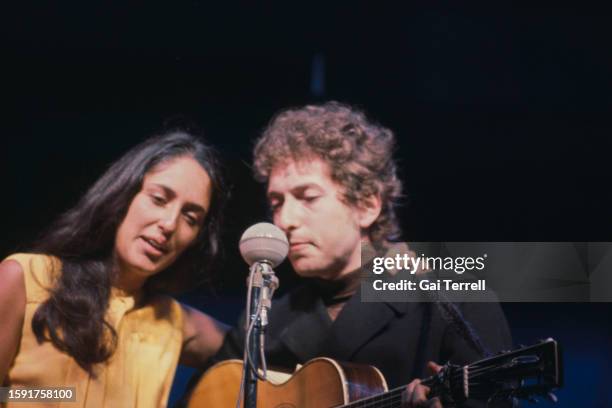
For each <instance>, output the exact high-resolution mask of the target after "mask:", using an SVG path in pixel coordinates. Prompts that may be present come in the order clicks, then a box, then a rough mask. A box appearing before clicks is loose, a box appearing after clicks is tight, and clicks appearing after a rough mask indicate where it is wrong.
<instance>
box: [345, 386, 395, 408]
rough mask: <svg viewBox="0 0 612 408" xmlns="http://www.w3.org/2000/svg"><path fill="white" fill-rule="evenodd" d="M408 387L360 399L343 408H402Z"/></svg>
mask: <svg viewBox="0 0 612 408" xmlns="http://www.w3.org/2000/svg"><path fill="white" fill-rule="evenodd" d="M405 388H406V386H402V387H398V388H394V389H392V390H391V391H388V392H385V393H383V394H378V395H374V396H373V397H367V398H363V399H360V400H358V401H355V402H351V403H350V404H347V405H343V406H342V408H382V407H384V408H400V407H401V406H402V392H403V391H404V389H405Z"/></svg>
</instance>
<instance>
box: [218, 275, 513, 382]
mask: <svg viewBox="0 0 612 408" xmlns="http://www.w3.org/2000/svg"><path fill="white" fill-rule="evenodd" d="M459 307H460V310H461V311H462V313H463V316H464V318H465V320H467V321H468V322H469V323H470V324H471V325H472V327H473V328H474V329H475V331H476V332H477V333H478V335H479V336H480V339H481V341H482V343H483V344H484V345H485V346H486V347H487V348H488V349H489V350H490V351H491V352H493V353H496V352H497V351H501V350H507V349H510V348H511V337H510V331H509V328H508V324H507V322H506V319H505V317H504V314H503V312H502V310H501V308H500V306H499V304H498V303H469V304H468V303H466V304H462V305H459ZM269 320H270V323H269V326H268V328H267V332H266V344H265V346H266V358H267V362H268V366H280V367H286V368H289V369H293V368H294V367H295V365H296V364H298V363H300V364H302V363H305V362H306V361H308V360H310V359H312V358H315V357H322V356H323V357H331V358H333V359H336V360H341V361H350V362H355V363H363V364H369V365H373V366H376V367H378V368H379V369H380V370H381V371H382V373H383V374H384V376H385V378H386V380H387V383H388V385H389V387H390V388H394V387H397V386H400V385H403V384H407V383H408V382H410V381H411V380H412V379H414V378H423V377H425V376H427V373H425V372H424V367H425V364H426V363H427V361H429V360H432V361H435V362H438V363H445V362H447V361H450V362H452V363H456V364H465V363H468V362H471V361H475V360H478V359H480V358H481V357H482V356H481V355H480V354H479V353H478V352H477V351H476V350H475V348H474V347H473V346H471V345H470V344H469V342H468V341H466V340H465V339H464V338H463V336H462V335H461V334H460V332H459V331H458V330H457V329H456V327H455V326H454V325H453V324H451V323H449V321H448V319H447V317H445V314H444V313H442V312H441V310H440V308H439V307H438V306H437V305H436V304H435V303H408V302H405V303H385V302H380V303H364V302H361V298H360V295H359V292H358V293H356V294H355V295H353V296H352V297H351V298H350V299H349V300H348V302H347V303H346V305H345V306H344V308H343V310H342V311H341V312H340V314H339V315H338V317H337V318H336V320H335V321H334V322H332V321H331V319H330V318H329V315H328V313H327V310H326V307H325V305H324V303H323V300H322V299H321V297H320V295H319V291H318V288H317V286H316V285H315V284H314V283H312V282H307V283H305V284H304V285H302V286H301V287H299V288H297V289H296V290H294V291H293V292H291V293H289V294H287V295H285V296H283V297H282V298H280V299H279V300H277V301H275V302H273V306H272V311H271V314H270V316H269ZM243 327H244V316H243V318H242V319H241V322H240V324H239V325H238V326H237V327H235V328H234V329H233V330H232V331H231V332H230V333H229V334H228V335H227V337H226V339H225V342H224V344H223V347H222V349H221V350H220V352H219V353H218V355H217V356H216V357H215V361H220V360H224V359H228V358H242V350H243V344H244V329H243Z"/></svg>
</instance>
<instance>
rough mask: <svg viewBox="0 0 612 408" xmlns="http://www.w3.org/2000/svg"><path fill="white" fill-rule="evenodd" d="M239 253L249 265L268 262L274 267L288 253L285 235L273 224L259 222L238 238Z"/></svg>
mask: <svg viewBox="0 0 612 408" xmlns="http://www.w3.org/2000/svg"><path fill="white" fill-rule="evenodd" d="M240 253H241V254H242V257H243V258H244V260H245V261H246V263H248V264H249V265H253V264H254V263H255V262H268V263H270V264H271V265H272V267H273V268H274V267H276V266H277V265H278V264H280V263H281V262H283V260H284V259H285V257H286V256H287V253H289V241H287V237H286V236H285V233H284V232H283V231H282V230H281V229H280V228H278V227H277V226H276V225H274V224H270V223H269V222H260V223H258V224H255V225H252V226H250V227H249V228H247V230H246V231H244V233H243V234H242V238H240Z"/></svg>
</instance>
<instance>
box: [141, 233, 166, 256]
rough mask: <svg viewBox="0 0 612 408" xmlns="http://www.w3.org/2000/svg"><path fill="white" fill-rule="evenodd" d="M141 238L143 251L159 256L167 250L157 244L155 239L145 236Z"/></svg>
mask: <svg viewBox="0 0 612 408" xmlns="http://www.w3.org/2000/svg"><path fill="white" fill-rule="evenodd" d="M141 238H142V241H143V242H144V244H145V252H147V254H150V255H153V256H156V257H159V256H162V255H163V254H165V253H166V252H168V251H167V249H166V248H164V247H163V246H161V245H159V244H158V243H157V242H156V241H155V240H152V239H149V238H147V237H141Z"/></svg>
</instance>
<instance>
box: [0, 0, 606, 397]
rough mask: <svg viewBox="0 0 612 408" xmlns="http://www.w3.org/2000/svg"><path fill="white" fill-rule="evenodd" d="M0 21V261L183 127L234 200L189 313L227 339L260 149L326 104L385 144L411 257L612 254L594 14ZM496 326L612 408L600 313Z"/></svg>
mask: <svg viewBox="0 0 612 408" xmlns="http://www.w3.org/2000/svg"><path fill="white" fill-rule="evenodd" d="M2 15H3V20H4V21H3V22H2V24H1V25H0V27H1V28H0V30H1V33H2V39H3V42H4V43H5V44H4V46H3V47H2V67H3V74H2V77H1V78H2V99H3V101H4V107H3V110H2V112H3V115H2V122H1V123H2V136H3V143H2V152H1V153H2V156H1V159H0V170H1V171H2V174H3V181H4V183H3V186H2V187H3V188H2V195H1V196H2V198H3V200H2V202H3V207H4V217H3V218H4V220H3V222H2V225H3V237H2V240H1V243H0V254H2V255H7V254H9V253H11V252H13V251H15V250H17V249H19V248H20V247H23V246H25V245H26V244H27V243H28V242H30V241H31V240H32V239H33V238H34V237H35V236H36V234H37V233H38V232H39V231H40V230H41V229H42V228H43V227H44V226H46V225H48V223H49V222H50V221H51V220H52V219H53V218H54V217H55V216H56V215H57V214H58V213H59V212H60V211H62V210H63V209H66V208H67V207H69V206H70V205H72V204H74V203H75V202H76V200H77V198H78V196H79V195H80V194H81V193H82V192H83V191H84V189H85V188H86V187H87V186H88V185H89V184H91V183H92V182H93V181H94V180H95V179H96V178H97V177H98V175H99V174H101V172H102V171H103V170H104V168H105V166H106V165H107V164H108V163H109V162H111V161H112V160H114V159H115V158H117V157H118V156H119V155H121V153H123V152H124V151H125V150H126V149H127V148H128V147H130V146H132V145H134V144H135V143H137V142H138V141H140V140H142V139H143V138H145V137H146V136H148V135H149V134H150V133H151V132H153V131H155V130H157V129H158V128H159V127H160V126H161V125H162V124H163V123H164V122H167V121H168V120H171V121H180V120H184V119H182V118H185V117H187V118H189V120H193V121H195V122H197V123H199V124H200V125H202V127H203V128H204V130H205V131H206V134H207V135H208V139H209V140H210V142H211V143H213V144H214V145H216V146H217V147H218V148H219V150H220V151H221V153H222V155H223V156H224V158H225V161H226V165H227V169H228V173H229V178H230V181H231V183H232V186H233V187H232V192H233V200H232V202H231V203H230V204H229V206H228V208H227V211H226V213H227V219H228V223H227V225H226V232H225V240H224V242H225V249H226V254H227V257H226V262H225V264H224V265H225V267H224V268H223V270H220V271H216V272H218V273H217V285H216V290H215V292H214V293H212V294H211V293H210V292H209V291H201V292H198V293H197V294H194V295H192V296H190V297H189V300H190V301H191V302H192V303H194V304H196V305H198V306H200V307H203V308H204V309H205V310H206V311H208V312H211V313H212V314H214V315H215V316H218V317H219V318H221V319H223V320H226V321H232V320H233V319H235V316H236V314H237V313H238V312H239V311H240V308H241V300H240V299H241V298H242V295H243V292H244V288H243V284H244V277H245V274H246V268H245V267H244V265H243V263H242V261H241V260H240V257H239V254H238V252H237V245H236V243H237V241H238V238H239V236H240V234H241V232H242V231H243V230H244V229H245V228H246V227H247V226H248V225H250V224H251V223H253V222H256V221H259V220H261V219H264V218H265V217H266V210H265V203H264V200H263V194H262V191H263V190H262V187H261V186H260V185H257V184H256V183H255V182H253V181H252V180H251V175H250V169H249V163H250V150H251V147H252V140H253V139H254V138H255V137H256V136H257V135H258V133H259V132H260V130H261V129H262V128H263V127H264V126H265V125H266V123H267V122H268V120H269V119H270V117H271V116H272V114H273V113H274V112H276V111H277V110H278V109H280V108H283V107H287V106H292V105H301V104H304V103H308V102H318V101H323V100H328V99H337V100H341V101H344V102H349V103H352V104H356V105H358V106H361V107H363V108H364V109H365V110H366V111H367V112H368V113H369V114H370V115H371V116H372V117H373V118H375V119H377V120H378V121H380V122H381V123H383V124H385V125H387V126H389V127H391V128H392V129H393V130H394V131H395V132H396V134H397V137H398V141H399V149H398V152H397V157H398V159H399V161H400V166H401V173H402V178H403V179H404V180H405V190H406V203H405V206H404V207H403V208H402V210H401V216H402V225H403V227H404V232H405V237H404V238H405V239H406V240H415V241H461V240H478V241H485V240H490V241H503V240H509V241H598V240H599V241H611V240H612V239H611V238H612V237H611V234H610V225H611V222H610V221H611V219H612V216H611V212H610V208H612V193H611V191H612V189H611V188H610V185H611V183H610V182H611V181H612V180H611V179H612V178H611V172H610V170H609V167H610V166H609V160H608V156H609V152H610V148H611V144H612V143H611V142H610V130H611V128H612V125H611V124H610V120H609V116H610V115H609V112H610V108H611V95H612V92H611V91H612V79H611V76H610V72H611V68H612V53H610V47H609V39H610V38H611V34H612V33H611V31H612V30H611V29H610V24H609V21H610V16H609V15H608V14H607V13H606V10H597V9H593V8H588V7H586V6H572V7H567V6H563V5H559V4H558V5H557V6H555V7H551V8H549V7H525V8H521V7H517V6H514V5H511V4H509V3H506V2H501V3H499V2H495V5H479V6H478V7H477V6H472V7H469V8H459V7H457V6H456V5H454V4H453V3H452V2H448V3H447V2H427V3H423V4H417V5H406V6H403V7H400V6H397V5H396V6H394V7H391V6H385V5H376V6H374V5H372V4H368V3H365V2H364V3H361V2H351V3H346V4H340V3H333V4H332V3H331V2H330V3H329V4H316V3H300V4H285V3H282V2H273V1H265V2H263V3H261V4H258V5H253V4H251V3H250V2H237V3H231V4H226V5H219V4H208V3H206V2H198V1H191V2H184V3H181V4H174V3H172V4H171V3H166V4H161V5H155V4H151V3H146V4H145V3H141V4H137V3H131V4H130V5H127V4H125V3H124V2H109V1H106V2H99V3H96V2H82V3H76V2H74V4H71V3H70V2H62V3H61V4H59V3H57V2H37V3H36V4H35V5H22V6H19V5H16V4H11V5H4V6H3V10H2ZM279 274H280V276H281V281H282V285H283V290H287V288H290V287H291V286H292V285H293V284H294V283H295V277H294V276H293V275H292V274H291V272H290V270H289V268H288V267H287V266H284V267H283V268H281V270H280V271H279ZM504 308H505V310H506V312H507V314H508V318H509V320H510V322H511V325H512V328H513V333H514V337H515V340H516V343H517V344H518V343H521V342H522V343H532V342H533V341H535V340H537V339H538V338H544V337H549V336H553V337H556V338H558V339H559V340H561V342H562V344H563V345H564V348H565V357H566V386H565V388H564V389H563V390H561V391H560V392H559V396H560V397H561V403H560V404H559V406H562V407H573V406H588V407H603V406H609V405H612V403H611V402H610V397H609V396H608V392H607V387H606V386H607V383H608V382H609V381H610V379H611V377H610V374H609V373H608V372H606V371H605V369H606V368H607V367H609V365H610V355H609V348H610V343H611V341H610V339H611V333H610V332H611V325H610V323H609V317H608V316H609V313H610V312H611V311H612V308H611V307H610V305H608V304H591V305H589V304H529V305H526V304H506V305H504ZM407 380H408V379H407Z"/></svg>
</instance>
